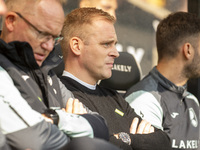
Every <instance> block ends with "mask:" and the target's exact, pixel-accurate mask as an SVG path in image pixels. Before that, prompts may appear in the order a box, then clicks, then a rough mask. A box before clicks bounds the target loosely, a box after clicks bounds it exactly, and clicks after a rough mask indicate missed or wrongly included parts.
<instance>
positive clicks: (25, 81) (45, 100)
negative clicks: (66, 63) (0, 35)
mask: <svg viewBox="0 0 200 150" xmlns="http://www.w3.org/2000/svg"><path fill="white" fill-rule="evenodd" d="M58 64H59V59H58V58H57V57H54V54H53V51H52V52H51V53H50V54H49V56H48V58H47V59H46V60H45V61H44V63H43V65H42V66H41V67H39V66H38V64H37V63H36V61H35V58H34V55H33V50H32V48H31V46H30V45H29V44H28V43H25V42H16V41H15V42H11V43H9V44H7V43H5V42H4V41H3V40H1V39H0V66H1V67H3V68H4V69H5V70H6V71H7V72H8V74H9V75H10V76H11V78H12V80H13V81H14V84H15V86H16V87H17V88H18V90H19V91H20V93H21V95H22V97H23V98H24V99H25V100H26V101H27V102H28V103H29V105H30V106H31V107H32V108H33V109H34V110H36V111H38V112H40V113H42V112H43V111H44V110H45V109H46V108H48V107H61V108H63V107H65V104H64V103H63V101H64V100H63V99H64V97H63V95H62V92H61V90H60V85H59V81H58V78H57V76H56V75H55V74H54V72H52V71H51V69H52V68H53V67H55V66H56V65H58ZM66 91H67V90H66ZM70 97H73V95H72V94H71V92H69V94H68V97H65V100H66V99H68V98H70Z"/></svg>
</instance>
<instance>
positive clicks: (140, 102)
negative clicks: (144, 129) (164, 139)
mask: <svg viewBox="0 0 200 150" xmlns="http://www.w3.org/2000/svg"><path fill="white" fill-rule="evenodd" d="M147 99H148V103H147ZM126 101H127V102H128V103H129V104H130V106H131V107H132V108H134V110H135V112H136V113H137V114H138V115H140V117H141V118H142V119H145V120H146V121H148V122H150V123H151V124H152V125H153V126H155V127H157V128H158V129H163V127H162V122H163V109H162V107H161V106H160V104H159V102H158V100H157V99H156V98H155V96H154V95H153V94H151V93H150V92H145V91H136V92H133V93H131V94H130V95H129V96H128V97H126Z"/></svg>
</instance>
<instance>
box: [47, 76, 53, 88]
mask: <svg viewBox="0 0 200 150" xmlns="http://www.w3.org/2000/svg"><path fill="white" fill-rule="evenodd" d="M47 80H48V82H49V84H50V86H52V85H53V81H52V79H51V77H50V76H48V77H47Z"/></svg>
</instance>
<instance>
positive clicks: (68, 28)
mask: <svg viewBox="0 0 200 150" xmlns="http://www.w3.org/2000/svg"><path fill="white" fill-rule="evenodd" d="M94 18H101V19H103V20H105V21H108V22H110V23H113V24H114V23H115V21H116V20H115V18H114V17H113V16H111V15H110V14H109V13H107V12H105V11H103V10H101V9H97V8H95V7H82V8H77V9H74V10H73V11H72V12H71V13H69V14H68V15H67V16H66V17H65V22H64V26H63V29H62V32H61V34H62V36H63V37H64V39H63V40H62V41H61V47H62V51H63V56H64V58H66V55H67V51H68V48H69V41H70V39H71V38H72V37H79V38H80V39H81V40H83V41H84V39H86V37H87V33H86V31H85V30H84V27H85V25H90V24H92V22H93V21H94Z"/></svg>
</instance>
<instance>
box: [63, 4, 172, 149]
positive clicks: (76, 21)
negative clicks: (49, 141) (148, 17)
mask: <svg viewBox="0 0 200 150" xmlns="http://www.w3.org/2000/svg"><path fill="white" fill-rule="evenodd" d="M114 22H115V19H114V17H112V16H110V15H109V14H108V13H107V12H104V11H102V10H99V9H95V8H78V9H76V10H74V11H72V12H71V13H69V14H68V15H67V16H66V18H65V22H64V27H63V30H62V35H63V36H64V39H63V41H62V43H61V47H62V50H63V57H64V63H65V71H64V74H63V76H62V77H61V81H62V82H63V83H64V84H65V85H66V87H67V88H68V89H70V90H71V91H72V92H73V94H74V96H75V97H76V98H78V99H79V100H80V101H81V102H82V103H83V104H84V105H86V107H88V108H89V109H90V110H92V111H96V112H98V113H99V114H100V115H102V116H103V117H104V118H105V119H106V120H107V123H108V128H109V132H110V135H109V136H110V141H111V142H112V143H114V144H116V145H117V146H119V147H120V148H122V149H124V150H125V149H143V150H144V149H149V150H152V149H154V150H156V149H157V150H162V149H169V146H170V145H169V139H168V136H167V135H166V134H165V133H164V132H162V131H161V130H157V129H156V131H155V132H154V133H152V132H153V131H154V128H153V127H151V124H149V123H146V122H145V121H141V119H139V116H137V115H136V113H135V112H134V110H133V109H132V108H131V107H130V106H129V104H128V103H127V102H126V101H125V100H124V99H123V98H122V97H121V96H120V95H119V94H118V93H116V92H115V91H112V90H109V89H104V88H102V87H100V86H98V85H97V82H98V80H101V79H105V78H109V77H110V76H111V69H112V66H113V62H114V59H115V58H116V57H118V56H119V54H118V52H117V50H116V47H115V44H116V43H117V36H116V33H115V28H114ZM135 117H138V118H135ZM134 118H135V119H134ZM133 119H134V120H133ZM135 122H136V123H135ZM138 122H141V123H140V125H139V127H138V130H136V128H135V125H137V123H138ZM137 133H139V134H137ZM142 133H144V134H145V133H146V134H145V135H141V134H142ZM147 133H150V134H147Z"/></svg>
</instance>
